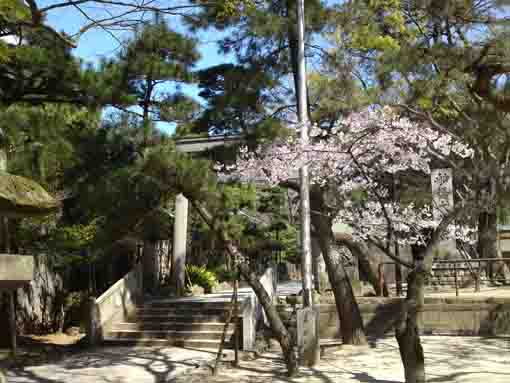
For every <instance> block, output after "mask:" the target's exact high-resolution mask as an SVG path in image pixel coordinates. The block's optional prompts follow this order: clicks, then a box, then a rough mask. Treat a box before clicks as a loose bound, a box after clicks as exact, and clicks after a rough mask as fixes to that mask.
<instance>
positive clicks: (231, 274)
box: [214, 266, 237, 283]
mask: <svg viewBox="0 0 510 383" xmlns="http://www.w3.org/2000/svg"><path fill="white" fill-rule="evenodd" d="M214 273H215V274H216V277H217V278H218V281H219V282H220V283H222V282H232V281H234V280H235V279H236V276H237V273H236V272H235V271H234V270H228V269H227V268H226V267H225V266H220V267H218V268H216V269H215V270H214Z"/></svg>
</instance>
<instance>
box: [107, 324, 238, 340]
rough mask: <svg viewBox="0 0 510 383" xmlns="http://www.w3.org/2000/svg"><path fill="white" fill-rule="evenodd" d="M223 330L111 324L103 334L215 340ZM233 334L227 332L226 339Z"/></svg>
mask: <svg viewBox="0 0 510 383" xmlns="http://www.w3.org/2000/svg"><path fill="white" fill-rule="evenodd" d="M222 334H223V331H177V330H121V329H117V327H116V325H115V324H113V326H112V328H111V329H110V330H109V331H106V332H105V334H104V337H105V338H113V339H140V338H143V339H162V340H169V341H173V340H176V341H178V340H181V341H187V340H217V341H219V340H220V339H221V335H222ZM232 334H233V331H232V330H229V331H228V332H227V339H229V338H230V337H231V336H232Z"/></svg>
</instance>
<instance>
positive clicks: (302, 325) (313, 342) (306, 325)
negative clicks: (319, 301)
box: [296, 307, 320, 367]
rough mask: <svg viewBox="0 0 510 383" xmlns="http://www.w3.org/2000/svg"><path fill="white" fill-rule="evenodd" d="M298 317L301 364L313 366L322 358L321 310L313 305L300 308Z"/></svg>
mask: <svg viewBox="0 0 510 383" xmlns="http://www.w3.org/2000/svg"><path fill="white" fill-rule="evenodd" d="M296 319H297V347H298V355H299V364H300V365H302V366H307V367H313V366H314V365H316V364H317V363H318V362H319V360H320V347H319V310H318V309H313V308H311V307H307V308H303V309H299V310H297V316H296Z"/></svg>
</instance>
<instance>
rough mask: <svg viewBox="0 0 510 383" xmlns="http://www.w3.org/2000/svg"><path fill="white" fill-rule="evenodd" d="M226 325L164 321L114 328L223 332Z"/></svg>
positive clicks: (125, 324)
mask: <svg viewBox="0 0 510 383" xmlns="http://www.w3.org/2000/svg"><path fill="white" fill-rule="evenodd" d="M224 327H225V323H221V322H199V323H190V322H173V321H172V322H163V321H151V322H147V321H144V322H117V323H115V324H114V325H113V326H112V328H114V329H115V330H116V331H126V330H127V331H146V330H152V331H169V330H170V331H185V332H186V331H189V332H195V331H199V332H200V331H220V332H221V331H223V328H224ZM234 327H235V326H234V324H233V323H230V324H229V330H233V329H234Z"/></svg>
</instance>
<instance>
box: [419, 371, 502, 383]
mask: <svg viewBox="0 0 510 383" xmlns="http://www.w3.org/2000/svg"><path fill="white" fill-rule="evenodd" d="M480 374H483V375H484V376H483V379H488V377H487V375H494V376H508V378H506V379H505V380H506V381H507V382H508V381H510V373H508V374H505V373H503V372H492V371H472V372H469V371H468V372H455V373H453V374H448V375H443V376H440V377H437V378H432V379H428V380H427V382H429V383H442V382H456V381H460V380H458V379H459V378H465V377H467V376H469V375H480ZM462 380H463V379H462ZM486 381H489V382H490V381H491V380H486Z"/></svg>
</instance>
